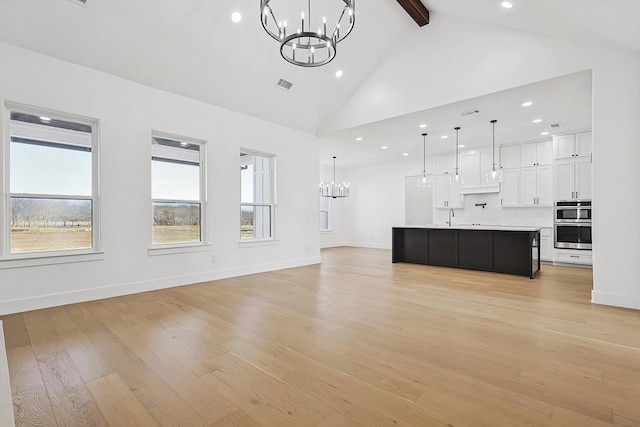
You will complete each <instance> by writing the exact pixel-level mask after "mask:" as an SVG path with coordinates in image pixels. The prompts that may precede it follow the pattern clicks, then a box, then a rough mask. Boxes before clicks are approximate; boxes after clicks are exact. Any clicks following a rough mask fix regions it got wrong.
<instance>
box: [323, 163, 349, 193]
mask: <svg viewBox="0 0 640 427" xmlns="http://www.w3.org/2000/svg"><path fill="white" fill-rule="evenodd" d="M350 192H351V184H349V183H348V182H343V183H342V184H338V183H337V181H336V156H333V181H331V184H328V183H324V182H321V183H320V196H322V197H332V198H334V199H337V198H338V197H349V193H350Z"/></svg>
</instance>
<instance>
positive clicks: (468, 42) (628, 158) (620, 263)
mask: <svg viewBox="0 0 640 427" xmlns="http://www.w3.org/2000/svg"><path fill="white" fill-rule="evenodd" d="M587 69H592V71H593V119H592V124H593V129H592V130H593V203H594V219H593V233H594V235H593V242H594V248H593V261H594V266H593V270H594V285H593V294H592V300H593V302H596V303H602V304H611V305H618V306H624V307H632V308H636V309H640V262H638V260H640V245H638V239H639V238H640V221H636V220H635V219H629V217H628V216H626V215H624V214H626V213H631V215H633V213H634V212H640V197H638V184H640V168H638V161H639V159H640V56H638V55H636V54H632V53H625V52H618V51H613V50H609V49H603V48H596V47H593V46H590V45H586V44H580V43H577V42H569V41H566V40H560V39H554V38H550V37H543V36H539V35H535V34H532V33H526V32H519V31H513V30H509V29H506V28H499V27H490V26H482V25H479V24H477V23H473V22H471V21H464V20H461V19H458V18H448V17H446V16H441V17H440V19H439V20H437V21H436V20H434V21H433V23H431V24H429V26H427V27H425V29H424V30H423V29H416V30H415V32H411V33H409V34H408V35H407V36H406V38H405V39H404V40H401V41H400V42H399V43H397V46H396V49H395V50H394V51H392V52H389V53H388V55H387V58H386V59H385V61H384V62H382V63H381V64H379V66H378V67H377V68H376V69H375V70H374V71H373V72H372V73H371V75H370V77H369V78H368V79H367V81H365V82H363V83H362V84H361V85H360V87H359V88H358V90H357V91H356V92H355V93H354V95H353V96H352V97H351V98H350V100H349V102H347V103H346V104H345V106H344V107H343V108H342V109H340V110H337V111H336V112H335V115H334V116H333V117H331V118H330V119H329V120H327V122H326V123H325V124H324V129H323V130H324V131H326V132H328V131H331V130H337V129H345V128H350V127H354V126H358V125H361V124H364V123H371V122H374V121H378V120H383V119H387V118H391V117H395V116H398V115H404V114H409V113H413V112H416V111H420V110H424V109H427V108H431V107H436V106H440V105H444V104H448V103H451V102H456V101H460V100H463V99H468V98H472V97H476V96H481V95H485V94H488V93H492V92H496V91H500V90H504V89H509V88H512V87H516V86H521V85H525V84H529V83H533V82H537V81H541V80H545V79H549V78H553V77H558V76H561V75H566V74H571V73H574V72H578V71H583V70H587ZM375 171H376V168H371V172H375ZM362 172H363V173H364V172H365V171H362ZM371 179H372V180H376V179H377V177H375V176H372V177H371ZM354 181H355V180H354ZM359 181H360V182H363V183H366V182H367V177H366V176H364V175H361V176H360V177H359ZM354 191H355V189H354ZM357 191H361V190H357ZM363 191H364V192H365V193H366V192H367V190H363ZM359 194H362V193H359ZM398 194H400V193H398ZM389 197H390V198H391V199H392V200H395V198H396V196H393V195H391V196H389ZM396 202H397V200H396ZM360 203H362V204H365V205H368V208H367V207H365V206H358V208H357V211H359V212H366V211H367V210H373V209H376V208H377V207H378V206H379V205H380V200H379V196H378V195H377V193H371V194H370V197H368V198H363V197H360V198H359V199H358V204H360ZM383 209H384V210H385V215H384V217H385V221H386V227H388V228H389V227H391V225H393V224H396V223H398V219H399V218H401V216H400V215H399V212H400V211H399V210H397V209H396V211H395V212H393V213H392V212H389V211H388V209H389V206H385V207H384V208H383ZM348 217H349V215H347V218H348ZM356 217H357V216H356ZM371 221H372V222H371V223H370V224H369V225H368V226H366V225H364V224H358V227H359V229H360V230H362V233H360V234H358V235H357V236H351V240H352V241H354V242H362V244H363V245H368V244H370V243H371V242H372V241H376V242H377V243H376V244H381V245H383V244H384V240H383V239H382V238H381V237H380V235H381V232H380V231H375V232H374V231H372V230H370V228H374V229H377V228H379V227H380V226H379V225H378V224H377V222H376V221H380V218H377V217H374V218H372V219H371ZM372 234H374V235H372Z"/></svg>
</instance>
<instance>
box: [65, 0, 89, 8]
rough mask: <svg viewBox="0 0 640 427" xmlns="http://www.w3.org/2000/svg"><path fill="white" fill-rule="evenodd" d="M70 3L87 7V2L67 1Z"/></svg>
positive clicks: (84, 0) (83, 0) (78, 0)
mask: <svg viewBox="0 0 640 427" xmlns="http://www.w3.org/2000/svg"><path fill="white" fill-rule="evenodd" d="M69 1H70V2H71V3H75V4H78V5H80V6H84V7H87V0H69Z"/></svg>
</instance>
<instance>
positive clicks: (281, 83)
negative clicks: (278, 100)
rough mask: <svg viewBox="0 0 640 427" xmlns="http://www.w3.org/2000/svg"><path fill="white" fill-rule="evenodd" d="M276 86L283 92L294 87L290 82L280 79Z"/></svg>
mask: <svg viewBox="0 0 640 427" xmlns="http://www.w3.org/2000/svg"><path fill="white" fill-rule="evenodd" d="M276 86H278V87H279V88H280V89H282V90H289V89H291V86H293V83H291V82H288V81H286V80H285V79H280V80H278V83H276Z"/></svg>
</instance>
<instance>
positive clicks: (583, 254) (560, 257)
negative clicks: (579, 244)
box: [555, 249, 593, 265]
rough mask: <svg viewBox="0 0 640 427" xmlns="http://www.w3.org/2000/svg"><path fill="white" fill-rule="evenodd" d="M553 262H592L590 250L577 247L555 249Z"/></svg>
mask: <svg viewBox="0 0 640 427" xmlns="http://www.w3.org/2000/svg"><path fill="white" fill-rule="evenodd" d="M555 262H558V263H562V264H584V265H592V264H593V255H592V252H591V251H587V250H577V249H556V250H555Z"/></svg>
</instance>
